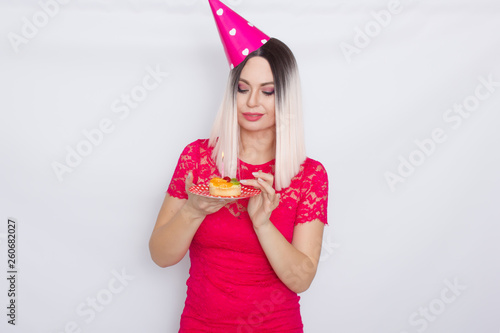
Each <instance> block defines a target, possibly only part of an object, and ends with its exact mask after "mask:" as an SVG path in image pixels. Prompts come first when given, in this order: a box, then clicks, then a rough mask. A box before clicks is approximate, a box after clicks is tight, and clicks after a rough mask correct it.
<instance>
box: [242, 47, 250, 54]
mask: <svg viewBox="0 0 500 333" xmlns="http://www.w3.org/2000/svg"><path fill="white" fill-rule="evenodd" d="M249 52H250V51H249V50H248V49H244V50H243V52H241V53H242V54H243V55H244V56H247V55H248V53H249Z"/></svg>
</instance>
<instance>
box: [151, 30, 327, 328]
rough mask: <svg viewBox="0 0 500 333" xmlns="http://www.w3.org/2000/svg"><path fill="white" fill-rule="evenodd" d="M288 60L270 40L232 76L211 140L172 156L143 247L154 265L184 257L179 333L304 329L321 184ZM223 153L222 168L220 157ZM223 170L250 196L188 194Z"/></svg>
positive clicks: (323, 216)
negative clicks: (303, 300) (250, 190)
mask: <svg viewBox="0 0 500 333" xmlns="http://www.w3.org/2000/svg"><path fill="white" fill-rule="evenodd" d="M300 96H301V93H300V83H299V75H298V70H297V65H296V61H295V58H294V56H293V54H292V52H291V51H290V49H289V48H288V47H287V46H286V45H285V44H284V43H282V42H281V41H279V40H277V39H274V38H273V39H270V40H269V41H268V42H267V43H266V44H265V45H263V46H262V47H260V48H259V49H258V50H256V51H254V52H252V53H250V54H249V55H248V56H247V57H246V58H245V60H244V61H243V62H242V63H241V64H239V65H238V66H237V67H236V68H234V69H233V70H231V73H230V76H229V80H228V85H227V90H226V93H225V96H224V100H223V103H222V106H221V108H220V110H219V113H218V115H217V118H216V121H215V124H214V126H213V130H212V135H211V138H210V140H197V141H195V142H193V143H191V144H189V145H188V146H187V147H186V148H185V149H184V151H183V152H182V155H181V157H180V159H179V162H178V165H177V168H176V170H175V172H174V175H173V178H172V181H171V183H170V186H169V188H168V191H167V195H166V197H165V201H164V203H163V205H162V207H161V210H160V212H159V214H158V219H157V221H156V225H155V227H154V230H153V234H152V236H151V240H150V251H151V256H152V258H153V260H154V262H155V263H156V264H158V265H159V266H161V267H167V266H171V265H175V264H176V263H178V262H179V261H180V260H181V259H182V258H183V257H184V256H185V255H186V253H187V251H188V249H189V255H190V259H191V268H190V271H189V272H190V276H189V279H188V280H187V286H188V290H187V297H186V302H185V307H184V311H183V313H182V316H181V328H180V332H193V331H196V332H199V331H200V332H225V333H226V332H303V325H302V320H301V316H300V306H299V298H300V297H299V296H298V295H297V294H298V293H301V292H303V291H305V290H306V289H307V288H308V287H309V286H310V284H311V282H312V280H313V278H314V276H315V273H316V269H317V267H318V261H319V257H320V251H321V243H322V236H323V228H324V225H325V224H326V223H327V197H328V179H327V174H326V171H325V169H324V167H323V166H322V165H321V164H320V163H319V162H317V161H314V160H312V159H310V158H307V157H306V156H305V150H304V137H303V129H302V127H303V125H302V117H301V99H300ZM222 152H224V154H225V157H224V163H222V157H221V153H222ZM223 164H224V173H225V175H229V176H230V177H236V178H238V179H241V183H243V184H245V185H248V186H253V187H255V188H258V189H260V190H261V191H262V192H261V194H259V195H257V196H254V197H252V198H250V199H241V200H224V199H216V198H206V197H202V196H198V195H195V194H191V193H190V192H189V191H187V189H188V188H189V187H190V186H191V185H192V184H206V183H208V182H209V180H210V179H211V178H212V177H214V176H220V175H221V173H222V172H221V171H222V170H221V168H222V165H223Z"/></svg>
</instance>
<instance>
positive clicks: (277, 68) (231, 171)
mask: <svg viewBox="0 0 500 333" xmlns="http://www.w3.org/2000/svg"><path fill="white" fill-rule="evenodd" d="M253 57H262V58H264V59H266V60H267V61H268V62H269V65H270V67H271V71H272V73H273V78H274V91H275V119H276V125H275V126H276V147H275V148H276V159H275V175H274V185H275V188H276V190H278V191H281V190H282V189H284V188H287V187H288V186H290V183H291V180H292V178H293V177H294V176H295V175H297V173H298V172H299V169H300V165H301V164H302V163H303V162H304V161H305V159H306V153H305V142H304V129H303V123H302V93H301V88H300V77H299V71H298V67H297V62H296V60H295V57H294V55H293V53H292V51H291V50H290V49H289V48H288V46H286V45H285V44H284V43H283V42H281V41H280V40H278V39H276V38H271V39H269V41H268V42H267V43H265V44H264V45H262V46H261V47H260V48H259V49H257V50H256V51H254V52H252V53H250V54H249V55H248V56H247V57H246V58H245V60H243V62H241V63H240V64H239V65H238V66H237V67H235V68H234V69H232V70H231V72H230V73H229V79H228V82H227V87H226V92H225V94H224V98H223V101H222V104H221V107H220V109H219V112H218V113H217V116H216V118H215V122H214V125H213V127H212V132H211V135H210V140H209V146H211V147H214V150H213V153H212V158H213V159H214V160H215V162H216V165H217V168H218V169H219V171H220V173H221V174H224V175H226V176H229V177H231V178H235V177H237V174H236V172H237V170H238V149H239V142H240V132H239V130H240V128H239V125H238V116H237V106H236V93H237V91H238V81H239V79H240V75H241V71H242V70H243V67H245V64H246V63H247V61H248V60H249V59H251V58H253ZM222 154H224V162H223V157H222ZM222 167H224V170H222Z"/></svg>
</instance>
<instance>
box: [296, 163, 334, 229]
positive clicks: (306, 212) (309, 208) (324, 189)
mask: <svg viewBox="0 0 500 333" xmlns="http://www.w3.org/2000/svg"><path fill="white" fill-rule="evenodd" d="M310 162H311V163H310V165H309V166H308V167H307V168H306V170H305V172H306V174H305V175H304V181H303V183H302V187H301V200H300V202H299V205H298V207H297V219H296V220H295V224H297V223H305V222H310V221H313V220H316V219H318V220H320V221H321V222H323V223H324V224H328V222H327V208H328V175H327V173H326V170H325V168H324V167H323V165H322V164H321V163H319V162H316V161H313V160H310ZM312 162H314V163H312Z"/></svg>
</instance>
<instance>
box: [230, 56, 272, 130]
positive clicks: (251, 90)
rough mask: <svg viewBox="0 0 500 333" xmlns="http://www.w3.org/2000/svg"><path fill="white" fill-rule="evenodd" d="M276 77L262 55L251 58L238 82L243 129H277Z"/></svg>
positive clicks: (237, 97) (239, 116)
mask: <svg viewBox="0 0 500 333" xmlns="http://www.w3.org/2000/svg"><path fill="white" fill-rule="evenodd" d="M274 97H275V94H274V79H273V73H272V71H271V67H270V66H269V63H268V62H267V60H266V59H264V58H262V57H253V58H250V59H249V60H248V61H247V63H246V64H245V67H243V69H242V71H241V75H240V80H239V82H238V92H237V93H236V104H237V108H238V124H239V125H240V129H241V130H246V131H251V132H256V131H265V130H273V131H274V129H275V115H274Z"/></svg>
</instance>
